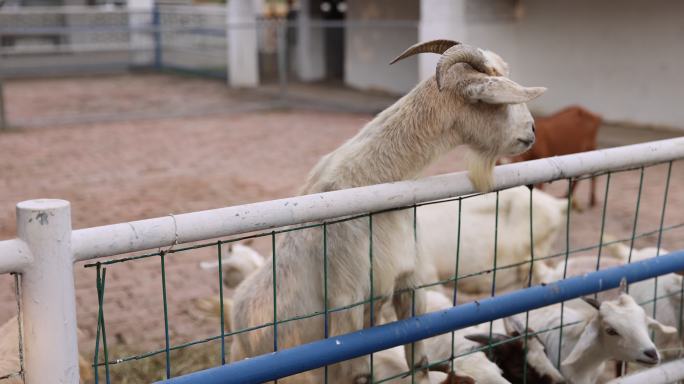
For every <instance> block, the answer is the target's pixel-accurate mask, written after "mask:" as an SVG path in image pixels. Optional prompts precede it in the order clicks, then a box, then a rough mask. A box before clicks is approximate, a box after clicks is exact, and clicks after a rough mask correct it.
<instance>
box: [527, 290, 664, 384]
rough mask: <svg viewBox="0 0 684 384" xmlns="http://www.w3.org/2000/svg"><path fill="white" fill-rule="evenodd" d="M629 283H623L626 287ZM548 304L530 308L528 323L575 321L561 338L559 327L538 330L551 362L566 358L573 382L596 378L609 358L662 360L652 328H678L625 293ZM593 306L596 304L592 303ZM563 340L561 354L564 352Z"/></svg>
mask: <svg viewBox="0 0 684 384" xmlns="http://www.w3.org/2000/svg"><path fill="white" fill-rule="evenodd" d="M625 287H626V283H623V284H622V289H623V290H624V288H625ZM586 302H587V303H588V304H590V305H591V306H589V305H587V304H585V303H582V301H579V300H573V301H570V302H568V303H566V305H565V308H564V310H563V311H562V312H561V306H560V304H557V305H552V306H549V307H544V308H541V309H538V310H535V311H532V312H531V313H530V318H529V324H530V326H531V327H532V328H533V329H536V330H538V331H543V330H547V329H552V328H555V327H558V326H560V324H561V313H562V323H563V324H564V325H565V324H571V325H567V326H564V328H563V340H562V343H561V341H560V331H559V330H558V329H554V330H551V331H549V332H543V333H541V334H539V338H540V339H541V341H542V342H543V343H544V345H545V346H546V353H547V355H548V357H549V359H550V360H551V361H552V362H558V361H560V362H561V372H562V373H563V376H564V377H565V378H566V379H567V381H568V382H569V383H572V384H580V383H581V384H589V383H595V382H596V380H597V379H598V377H599V376H600V375H601V373H602V372H603V369H604V365H605V362H606V361H607V360H610V359H615V360H624V361H632V362H639V363H641V364H647V365H654V364H657V363H658V362H659V361H660V356H659V354H658V351H657V350H656V349H655V345H654V344H653V342H652V341H651V339H650V338H649V330H654V331H656V332H662V333H673V332H676V331H677V330H676V328H673V327H669V326H666V325H663V324H661V323H659V322H658V321H656V320H654V319H652V318H650V317H648V316H647V315H646V313H645V312H644V309H643V308H641V307H640V306H639V305H638V304H637V303H636V302H635V301H634V299H633V298H632V297H631V296H629V295H628V294H626V293H621V294H620V296H619V297H618V298H617V299H615V300H608V301H604V302H602V303H598V302H597V301H595V300H593V299H586ZM592 307H593V308H592ZM559 346H560V357H559Z"/></svg>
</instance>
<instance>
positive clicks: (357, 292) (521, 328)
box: [202, 40, 681, 384]
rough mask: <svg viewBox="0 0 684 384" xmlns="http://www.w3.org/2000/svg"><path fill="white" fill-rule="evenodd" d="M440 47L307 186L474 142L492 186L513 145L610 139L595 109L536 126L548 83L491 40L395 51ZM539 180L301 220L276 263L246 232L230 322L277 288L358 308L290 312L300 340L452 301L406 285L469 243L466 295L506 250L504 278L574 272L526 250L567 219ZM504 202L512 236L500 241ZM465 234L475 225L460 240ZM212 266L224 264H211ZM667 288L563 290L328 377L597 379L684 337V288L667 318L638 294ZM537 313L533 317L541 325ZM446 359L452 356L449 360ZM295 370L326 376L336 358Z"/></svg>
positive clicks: (483, 182)
mask: <svg viewBox="0 0 684 384" xmlns="http://www.w3.org/2000/svg"><path fill="white" fill-rule="evenodd" d="M425 52H432V53H438V54H440V55H441V57H440V59H439V62H438V64H437V69H436V74H435V76H432V77H431V78H429V79H426V80H425V81H423V82H421V83H420V84H418V85H417V86H416V87H415V88H414V89H413V90H411V91H410V92H409V93H408V94H407V95H405V96H404V97H402V98H401V99H400V100H398V101H397V102H396V103H395V104H393V105H392V106H390V107H388V108H387V109H386V110H384V111H382V112H380V113H379V114H378V115H377V116H376V117H375V118H374V119H373V120H372V121H370V122H369V123H368V124H366V126H365V127H364V128H363V129H362V130H361V131H360V132H359V133H358V134H357V135H356V136H354V137H353V138H351V139H350V140H348V141H347V142H346V143H344V144H343V145H342V146H340V147H339V148H337V149H336V150H334V151H333V152H332V153H330V154H328V155H326V156H324V157H323V158H322V159H321V160H320V161H319V162H318V164H317V165H316V166H315V167H314V169H313V170H312V171H311V172H310V174H309V176H308V179H307V180H306V182H305V183H304V185H303V187H302V188H301V190H300V192H301V193H302V194H311V193H319V192H327V191H333V190H339V189H344V188H353V187H360V186H366V185H372V184H379V183H387V182H394V181H399V180H406V179H413V178H416V177H417V176H419V175H420V173H421V171H423V170H424V169H425V168H426V167H427V166H428V165H429V164H430V163H431V162H433V161H434V160H435V159H437V158H438V157H439V156H440V155H442V154H444V153H446V152H448V151H450V150H452V149H453V148H455V147H457V146H460V145H465V146H466V148H467V149H466V151H467V159H468V169H469V176H470V179H471V181H472V184H473V186H474V187H475V188H476V189H478V190H480V191H482V192H486V191H489V190H490V189H491V188H492V185H493V180H492V170H493V167H494V165H495V164H496V163H497V161H499V160H500V159H501V158H509V159H514V160H518V161H519V160H527V159H532V158H537V157H545V156H550V155H556V154H567V153H573V152H579V151H585V150H591V149H594V148H595V147H596V132H597V130H598V126H599V124H600V122H601V121H600V118H598V117H597V116H594V115H593V114H591V113H590V112H587V111H585V110H583V109H581V108H577V107H573V108H569V109H567V110H565V111H562V112H561V113H560V114H559V115H558V116H555V117H551V118H548V119H545V120H538V121H537V125H536V127H535V121H534V120H533V118H532V116H531V114H530V112H529V110H528V108H527V106H526V104H525V103H526V102H528V101H530V100H533V99H535V98H537V97H539V96H540V95H541V94H542V93H544V91H545V90H546V89H545V88H543V87H525V86H522V85H519V84H517V83H516V82H514V81H512V80H510V79H509V78H508V74H509V71H508V65H507V64H506V62H504V61H503V59H502V58H501V57H500V56H498V55H497V54H495V53H493V52H491V51H487V50H482V49H479V48H475V47H472V46H469V45H466V44H461V43H458V42H455V41H450V40H435V41H430V42H426V43H421V44H416V45H414V46H412V47H410V48H409V49H407V50H406V51H405V52H404V53H402V54H401V55H400V56H399V57H397V59H395V60H394V61H393V63H394V62H396V61H399V60H401V59H404V58H406V57H409V56H412V55H415V54H418V53H425ZM535 139H536V141H537V143H536V144H535ZM533 144H534V146H533ZM526 151H527V152H526ZM592 184H593V182H592ZM592 191H593V188H592ZM532 194H533V198H532V199H530V190H529V189H527V188H526V187H518V188H513V189H509V190H505V191H502V192H500V194H499V200H498V202H497V201H496V199H495V198H494V197H493V195H482V196H477V197H472V198H468V199H466V200H463V202H462V206H461V208H460V209H461V211H460V221H458V220H456V219H455V218H456V217H458V215H459V203H458V202H443V203H438V204H434V205H426V206H422V207H419V208H418V209H417V210H416V211H415V214H416V215H417V217H415V218H414V211H413V210H397V211H391V212H384V213H378V214H374V215H373V216H372V219H369V218H368V217H364V218H355V219H349V220H346V221H340V222H335V223H330V224H327V225H326V227H325V233H323V232H324V231H323V230H322V228H321V227H317V228H308V229H301V230H295V231H289V232H285V233H283V234H281V235H279V242H278V244H277V247H276V248H277V257H276V260H275V261H274V262H272V261H271V260H269V261H268V262H266V261H265V259H264V258H263V257H262V256H261V255H259V254H258V253H257V252H256V251H254V250H253V249H251V248H250V247H249V246H247V245H245V244H234V245H233V246H232V249H231V251H230V252H229V257H227V258H226V259H224V263H223V266H222V267H223V268H225V271H226V272H225V275H224V276H225V279H224V280H225V281H224V282H225V284H226V285H228V286H231V287H236V289H235V292H234V295H233V296H232V300H226V301H225V306H226V307H225V310H226V312H227V313H229V314H230V316H227V320H229V324H228V326H229V329H231V330H234V331H237V330H241V329H247V328H250V327H256V326H259V325H263V324H269V323H271V322H272V321H273V316H274V314H273V311H274V301H275V303H276V311H277V316H278V319H289V318H293V317H297V316H301V315H306V314H311V313H316V312H321V311H323V310H324V308H342V307H349V308H348V309H345V310H339V311H334V312H330V313H329V315H328V323H327V326H326V324H324V321H325V320H324V318H323V316H313V317H308V318H303V319H300V320H296V321H289V322H287V323H281V324H279V325H278V331H277V340H276V341H277V345H278V348H279V349H284V348H289V347H293V346H296V345H299V344H302V343H307V342H311V341H314V340H318V339H322V338H324V337H326V336H335V335H341V334H345V333H349V332H354V331H358V330H361V329H363V328H364V327H368V326H370V325H372V324H380V323H383V322H389V321H394V320H397V319H404V318H407V317H410V316H412V315H413V314H416V315H420V314H423V313H426V312H429V311H435V310H439V309H444V308H448V307H451V306H452V305H453V301H454V299H453V297H452V296H451V295H450V294H447V293H446V292H447V288H446V287H444V286H435V287H432V288H429V289H428V288H426V289H417V290H415V291H414V293H413V295H411V294H410V293H404V294H394V292H395V291H402V290H403V291H404V292H406V291H407V290H408V291H409V292H410V291H411V289H412V288H414V287H417V286H422V285H425V284H427V283H432V282H435V281H443V280H448V279H451V278H452V277H453V276H454V273H455V266H456V249H457V246H459V247H460V248H459V249H460V251H459V255H460V257H459V261H458V275H459V276H462V275H472V276H471V277H468V278H464V279H460V280H459V281H458V283H457V288H458V292H459V295H461V293H463V294H464V295H465V294H482V293H489V292H491V289H492V280H491V279H492V274H481V275H477V272H480V271H485V270H489V269H491V268H492V265H493V263H494V255H495V254H496V255H497V260H496V261H497V263H498V265H512V264H518V265H517V266H516V267H515V268H507V269H502V270H499V271H497V274H496V287H497V288H499V289H506V288H511V287H516V286H520V285H521V284H527V282H528V279H529V278H530V277H529V276H532V280H533V281H532V282H533V283H545V282H550V281H554V280H557V279H559V278H561V277H562V276H563V272H564V271H563V269H562V268H563V265H560V266H553V265H550V264H548V265H547V264H546V263H545V262H542V261H540V262H536V263H535V264H534V268H533V271H532V273H530V263H527V262H525V261H528V260H529V259H530V253H531V250H532V248H534V252H535V255H537V256H543V255H547V254H549V252H550V251H551V249H552V247H553V245H554V242H555V240H556V237H557V235H558V232H559V231H560V230H561V227H562V224H563V222H564V217H565V214H566V210H567V201H566V200H560V199H556V198H555V197H553V196H550V195H548V194H545V193H544V192H542V191H541V190H538V189H535V190H533V192H532ZM594 202H595V197H594V193H593V192H592V197H591V203H592V204H593V203H594ZM530 204H532V206H531V205H530ZM497 206H498V207H499V209H498V210H497V209H496V207H497ZM530 209H532V212H533V215H534V217H533V234H534V238H533V239H530V235H529V230H530ZM497 214H498V216H499V219H498V233H499V236H498V239H497V242H496V244H495V242H494V236H493V232H494V221H495V219H494V218H495V215H497ZM414 219H415V220H416V222H417V227H416V228H417V229H416V231H417V233H414ZM459 224H460V226H461V227H460V228H459ZM369 233H372V235H369ZM456 233H460V245H457V243H456V242H457V237H456V236H454V234H456ZM371 236H372V247H371ZM324 237H325V242H324ZM324 243H325V247H326V248H325V250H324V248H323V247H324ZM495 247H496V249H495ZM371 248H372V258H369V249H371ZM608 248H609V252H608V253H610V254H611V257H606V258H604V266H608V265H612V264H620V263H623V262H624V261H625V258H626V257H625V254H628V253H629V249H627V250H625V249H624V246H623V245H620V244H613V245H611V246H609V247H608ZM656 252H657V250H653V249H647V250H643V251H639V252H637V251H635V252H634V254H633V256H636V258H643V257H650V256H654V255H655V253H656ZM594 260H595V259H594V258H591V261H589V260H583V259H582V257H579V256H578V257H573V258H571V259H570V262H569V264H568V267H567V268H568V271H567V273H568V275H573V274H581V273H584V272H586V271H587V270H593V269H594V268H595V261H594ZM371 263H372V265H371ZM202 267H204V268H216V267H218V265H216V264H210V263H203V264H202ZM274 268H275V271H274ZM371 268H372V271H373V273H372V281H371V278H369V271H370V270H371ZM324 269H327V279H326V280H327V281H324V278H323V271H324ZM274 276H275V281H274ZM274 284H275V291H276V292H277V293H276V295H277V297H275V298H274V296H273V295H274ZM680 287H681V277H680V276H678V275H667V276H663V277H662V278H661V279H660V281H659V284H658V285H657V290H658V292H659V293H660V292H662V293H663V294H665V293H669V292H671V291H673V290H675V289H679V288H680ZM371 289H372V292H373V296H374V297H381V298H382V299H378V300H375V301H374V303H373V306H374V308H372V310H371V308H369V305H368V304H366V305H357V306H353V305H352V304H355V303H360V302H363V301H364V300H367V299H368V297H369V293H370V292H371ZM654 289H656V287H654V286H653V283H652V282H643V283H639V284H634V285H632V286H631V287H630V293H631V294H627V293H626V292H624V290H621V291H620V292H618V293H615V292H612V293H603V294H602V295H600V297H599V299H601V301H597V300H574V301H570V302H567V303H566V304H565V308H564V310H563V311H562V312H561V307H560V305H555V306H550V307H545V308H541V309H539V310H535V311H532V312H531V313H530V314H529V319H528V318H526V315H525V314H521V315H517V316H512V317H509V318H506V319H502V320H498V321H495V322H493V323H492V324H491V327H492V329H491V335H490V323H487V324H482V325H479V326H474V327H470V328H467V329H462V330H459V331H456V332H455V334H454V342H453V343H452V334H450V333H449V334H445V335H441V336H437V337H434V338H431V339H427V340H422V341H419V342H416V343H415V344H414V345H407V346H404V347H403V348H401V347H397V348H394V349H390V350H386V351H382V352H379V353H377V354H375V358H374V359H373V367H372V370H371V366H370V359H368V358H367V357H361V358H356V359H352V360H348V361H344V362H341V363H338V364H334V365H332V366H330V367H329V369H328V382H330V383H345V384H348V383H354V384H364V383H370V382H371V381H372V380H373V378H375V379H376V380H377V379H382V378H387V377H392V376H397V377H399V378H398V379H397V380H398V381H399V382H406V383H410V382H411V380H415V382H417V383H427V382H430V383H486V384H496V383H522V382H523V375H525V376H526V379H525V380H526V382H527V383H561V382H567V383H595V382H597V380H598V379H599V377H600V376H601V375H602V374H603V372H604V367H605V364H606V362H608V361H610V360H616V361H627V362H635V363H639V364H641V365H654V364H657V363H659V361H660V359H661V354H660V353H659V352H658V349H659V348H661V349H662V348H670V347H671V346H672V345H675V344H677V345H678V342H679V339H678V337H677V330H676V328H674V327H673V326H675V325H677V323H678V321H677V319H678V318H677V317H675V315H676V314H679V299H678V298H675V297H672V296H671V297H672V300H670V301H668V300H669V299H668V300H659V301H658V302H657V306H658V311H657V313H658V320H656V319H653V318H651V317H649V316H648V315H647V313H651V312H650V311H651V310H652V307H649V305H650V306H652V305H654V304H653V303H650V304H648V305H646V306H640V305H639V304H637V303H638V302H642V301H644V300H645V299H646V298H649V297H650V298H652V297H653V293H654ZM451 290H453V288H451ZM324 292H327V295H324ZM464 295H462V296H461V299H463V297H464ZM274 299H275V300H274ZM216 304H218V303H214V302H213V301H206V302H204V304H203V308H205V309H206V310H209V311H214V310H215V309H216ZM371 313H372V314H374V315H371ZM561 322H562V323H563V324H565V325H566V326H565V327H564V328H563V330H562V332H563V334H562V336H563V337H562V339H561V338H560V335H559V333H560V332H561V331H560V329H559V328H558V326H559V325H560V324H561ZM525 324H529V326H528V329H526V327H525ZM326 330H327V334H326ZM526 332H528V333H530V335H529V336H527V338H526V339H525V338H524V337H520V335H523V334H525V333H526ZM651 332H654V333H655V344H654V342H652V341H651V339H650V337H649V334H650V333H651ZM490 336H491V338H490ZM504 340H508V341H509V342H507V343H502V344H498V345H496V346H493V347H491V348H490V350H489V352H488V353H486V354H485V353H484V352H473V353H469V354H465V353H466V352H468V351H470V350H472V349H473V348H479V347H481V346H482V345H488V344H490V343H491V342H497V341H504ZM273 347H274V331H273V327H270V326H269V327H263V328H259V329H255V330H252V331H249V332H244V333H239V334H236V335H234V336H233V337H232V338H231V350H230V360H231V361H238V360H241V359H244V358H249V357H253V356H257V355H261V354H266V353H270V352H272V351H273ZM452 348H453V350H452ZM525 351H526V357H525V356H524V355H525ZM454 355H461V356H460V357H456V358H453V356H454ZM444 361H446V362H447V363H446V364H435V363H436V362H444ZM556 367H559V369H557V368H556ZM409 368H415V378H412V377H409V376H406V375H403V376H402V375H401V374H402V373H403V372H406V371H408V370H409ZM371 371H372V372H373V375H372V376H373V377H371ZM279 382H281V383H322V382H324V379H323V369H318V370H314V371H310V372H306V373H302V374H299V375H295V376H291V377H287V378H283V379H281V380H279Z"/></svg>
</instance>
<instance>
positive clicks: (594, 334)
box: [561, 317, 599, 365]
mask: <svg viewBox="0 0 684 384" xmlns="http://www.w3.org/2000/svg"><path fill="white" fill-rule="evenodd" d="M598 336H599V319H598V317H594V319H593V320H592V321H590V322H589V324H587V326H586V327H585V328H584V332H582V335H581V336H580V338H579V340H578V341H577V344H575V348H573V349H572V352H570V355H569V356H568V357H567V358H565V360H563V362H562V363H561V365H570V364H574V363H576V362H577V360H579V359H580V357H582V356H583V355H585V354H586V352H587V350H588V349H589V347H591V345H592V344H594V343H595V342H597V338H598Z"/></svg>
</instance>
